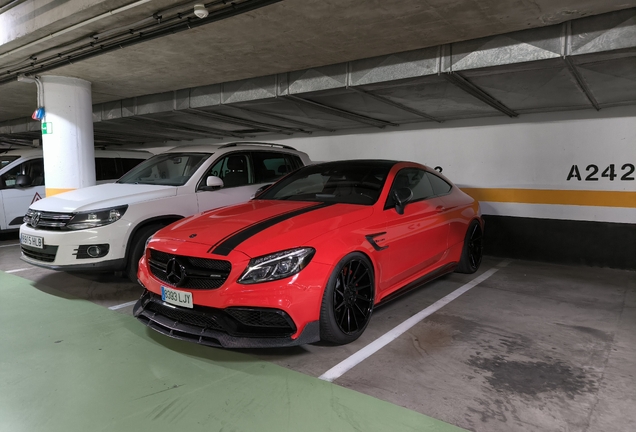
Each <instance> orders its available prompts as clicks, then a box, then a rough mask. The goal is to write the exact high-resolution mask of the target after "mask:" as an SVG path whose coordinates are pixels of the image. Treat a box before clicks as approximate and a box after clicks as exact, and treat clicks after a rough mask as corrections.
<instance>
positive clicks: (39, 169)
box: [0, 158, 44, 189]
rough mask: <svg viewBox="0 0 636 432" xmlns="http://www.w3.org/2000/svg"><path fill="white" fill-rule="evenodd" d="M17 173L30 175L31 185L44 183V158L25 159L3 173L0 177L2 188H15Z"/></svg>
mask: <svg viewBox="0 0 636 432" xmlns="http://www.w3.org/2000/svg"><path fill="white" fill-rule="evenodd" d="M19 174H26V175H28V176H29V177H31V186H42V185H44V160H43V159H42V158H40V159H33V160H30V161H26V162H24V163H21V164H20V165H18V166H17V167H13V168H12V169H11V170H10V171H8V172H6V173H4V174H3V175H2V178H1V179H0V184H1V185H2V186H3V189H13V188H15V181H16V178H17V176H18V175H19Z"/></svg>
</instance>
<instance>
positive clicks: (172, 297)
mask: <svg viewBox="0 0 636 432" xmlns="http://www.w3.org/2000/svg"><path fill="white" fill-rule="evenodd" d="M161 300H163V301H165V302H166V303H170V304H173V305H175V306H182V307H187V308H190V309H192V308H193V307H194V304H193V303H192V293H191V292H187V291H177V290H173V289H171V288H167V287H165V286H162V287H161Z"/></svg>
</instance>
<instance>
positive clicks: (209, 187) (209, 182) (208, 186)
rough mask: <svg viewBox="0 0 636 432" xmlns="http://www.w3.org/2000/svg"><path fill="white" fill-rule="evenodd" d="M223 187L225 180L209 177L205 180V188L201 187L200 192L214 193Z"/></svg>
mask: <svg viewBox="0 0 636 432" xmlns="http://www.w3.org/2000/svg"><path fill="white" fill-rule="evenodd" d="M222 187H223V180H221V179H220V178H219V177H217V176H208V177H207V178H206V179H205V186H201V187H199V190H203V191H213V190H217V189H221V188H222Z"/></svg>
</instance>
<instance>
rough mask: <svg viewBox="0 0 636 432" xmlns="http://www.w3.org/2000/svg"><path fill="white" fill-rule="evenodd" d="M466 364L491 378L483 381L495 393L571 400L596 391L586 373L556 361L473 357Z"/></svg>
mask: <svg viewBox="0 0 636 432" xmlns="http://www.w3.org/2000/svg"><path fill="white" fill-rule="evenodd" d="M467 364H468V365H470V366H473V367H475V368H478V369H481V370H482V371H486V372H489V373H490V376H484V378H485V379H486V381H487V382H488V383H489V384H490V385H491V386H492V387H493V388H494V389H495V390H497V391H503V392H511V393H514V394H517V395H521V396H531V397H533V396H537V395H539V394H540V393H547V392H558V393H561V394H564V395H566V396H567V397H568V398H570V399H573V398H574V397H575V396H577V395H580V394H584V393H589V392H593V391H595V390H596V388H597V386H596V381H595V380H594V379H593V377H591V376H588V374H587V373H586V372H585V370H583V369H582V368H580V367H576V366H572V365H569V364H567V363H565V362H563V361H561V360H558V359H551V360H549V361H519V360H509V359H508V358H507V357H506V356H503V355H496V356H494V357H492V358H487V357H480V356H476V355H473V356H471V357H470V359H469V360H468V362H467Z"/></svg>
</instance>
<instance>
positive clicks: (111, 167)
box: [95, 158, 121, 181]
mask: <svg viewBox="0 0 636 432" xmlns="http://www.w3.org/2000/svg"><path fill="white" fill-rule="evenodd" d="M119 177H121V176H120V175H118V172H117V165H116V162H115V158H95V178H96V180H97V181H101V180H117V179H118V178H119Z"/></svg>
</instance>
